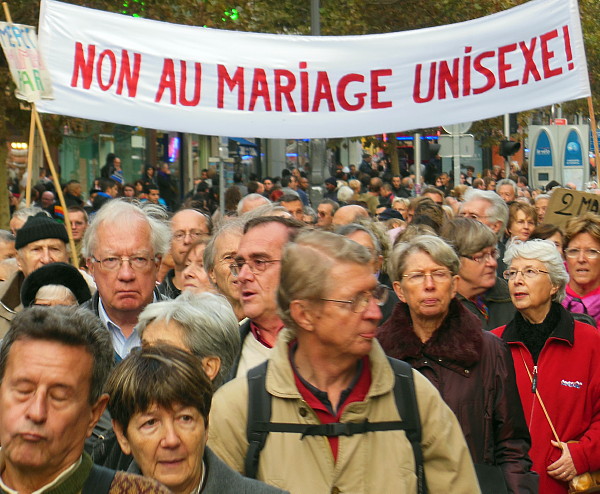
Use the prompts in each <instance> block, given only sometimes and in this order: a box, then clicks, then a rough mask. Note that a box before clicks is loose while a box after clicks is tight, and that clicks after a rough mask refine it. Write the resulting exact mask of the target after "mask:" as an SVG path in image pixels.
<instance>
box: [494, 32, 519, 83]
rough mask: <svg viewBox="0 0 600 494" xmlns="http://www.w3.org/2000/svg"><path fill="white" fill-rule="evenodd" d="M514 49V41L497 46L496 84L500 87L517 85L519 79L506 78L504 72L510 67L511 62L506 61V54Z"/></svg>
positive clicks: (515, 47)
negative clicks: (509, 79)
mask: <svg viewBox="0 0 600 494" xmlns="http://www.w3.org/2000/svg"><path fill="white" fill-rule="evenodd" d="M516 49H517V44H516V43H511V44H510V45H506V46H501V47H500V48H498V79H499V83H498V85H499V87H500V89H504V88H505V87H513V86H518V85H519V81H507V80H506V73H507V72H508V71H509V70H510V69H511V68H512V64H510V63H507V62H506V54H507V53H510V52H511V51H515V50H516Z"/></svg>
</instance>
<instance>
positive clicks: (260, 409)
mask: <svg viewBox="0 0 600 494" xmlns="http://www.w3.org/2000/svg"><path fill="white" fill-rule="evenodd" d="M268 365H269V361H268V360H267V361H266V362H263V363H262V364H260V365H259V366H257V367H254V368H252V369H250V370H249V371H248V422H247V428H246V437H247V439H248V451H247V452H246V459H245V461H244V471H245V475H246V477H249V478H251V479H255V478H256V474H257V473H258V460H259V457H260V452H261V451H262V449H263V448H264V446H265V442H266V440H267V434H268V431H267V430H265V429H264V427H259V425H262V424H269V423H270V422H271V396H269V393H267V388H266V386H265V384H266V380H267V366H268ZM295 425H297V424H295Z"/></svg>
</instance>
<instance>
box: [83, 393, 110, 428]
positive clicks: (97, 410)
mask: <svg viewBox="0 0 600 494" xmlns="http://www.w3.org/2000/svg"><path fill="white" fill-rule="evenodd" d="M107 403H108V395H107V394H106V393H104V394H103V395H102V396H100V398H98V401H97V402H96V403H94V404H93V405H92V410H91V413H90V421H89V423H88V431H87V436H86V437H90V436H91V435H92V431H93V430H94V427H96V424H97V423H98V420H100V417H101V416H102V413H103V412H104V409H105V408H106V404H107Z"/></svg>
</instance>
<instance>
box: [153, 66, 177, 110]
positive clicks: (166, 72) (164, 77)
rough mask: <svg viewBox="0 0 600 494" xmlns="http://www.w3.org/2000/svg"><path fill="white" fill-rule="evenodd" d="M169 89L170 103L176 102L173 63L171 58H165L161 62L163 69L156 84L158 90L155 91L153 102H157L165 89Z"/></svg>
mask: <svg viewBox="0 0 600 494" xmlns="http://www.w3.org/2000/svg"><path fill="white" fill-rule="evenodd" d="M167 89H168V90H169V91H170V92H171V99H170V101H169V102H170V103H171V104H172V105H174V104H176V103H177V84H176V82H175V64H174V63H173V60H172V59H171V58H165V61H164V62H163V70H162V74H161V75H160V83H159V85H158V91H157V92H156V98H154V102H155V103H158V102H159V101H160V100H161V99H162V97H163V93H164V92H165V90H167Z"/></svg>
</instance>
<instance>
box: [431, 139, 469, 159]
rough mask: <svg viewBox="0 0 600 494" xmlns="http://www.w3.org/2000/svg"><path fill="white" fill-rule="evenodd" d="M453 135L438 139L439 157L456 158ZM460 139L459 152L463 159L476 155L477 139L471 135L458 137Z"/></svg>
mask: <svg viewBox="0 0 600 494" xmlns="http://www.w3.org/2000/svg"><path fill="white" fill-rule="evenodd" d="M455 136H456V134H455V135H454V136H452V135H441V136H439V137H438V144H439V145H440V151H439V153H438V154H439V155H440V156H441V157H442V158H452V157H453V156H454V147H453V139H454V138H455ZM456 137H458V139H459V143H458V150H459V156H460V157H461V158H469V157H471V156H473V155H474V154H475V138H474V137H473V136H472V135H471V134H463V135H459V136H456Z"/></svg>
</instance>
